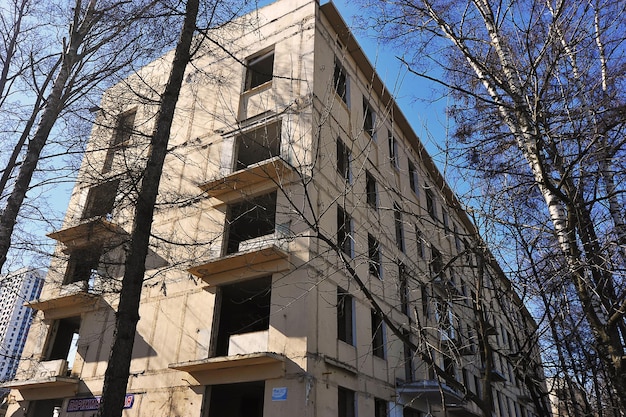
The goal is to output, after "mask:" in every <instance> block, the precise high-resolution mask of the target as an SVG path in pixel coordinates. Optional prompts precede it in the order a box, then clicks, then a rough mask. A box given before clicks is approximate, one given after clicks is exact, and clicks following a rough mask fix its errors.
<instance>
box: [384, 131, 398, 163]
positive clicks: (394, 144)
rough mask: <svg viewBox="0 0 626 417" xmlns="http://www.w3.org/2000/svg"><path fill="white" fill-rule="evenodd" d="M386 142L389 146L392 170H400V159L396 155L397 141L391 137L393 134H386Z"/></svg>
mask: <svg viewBox="0 0 626 417" xmlns="http://www.w3.org/2000/svg"><path fill="white" fill-rule="evenodd" d="M387 141H388V144H389V159H390V160H391V165H393V167H394V168H396V169H398V168H400V157H399V155H398V140H397V139H396V138H395V136H393V132H391V131H389V132H387Z"/></svg>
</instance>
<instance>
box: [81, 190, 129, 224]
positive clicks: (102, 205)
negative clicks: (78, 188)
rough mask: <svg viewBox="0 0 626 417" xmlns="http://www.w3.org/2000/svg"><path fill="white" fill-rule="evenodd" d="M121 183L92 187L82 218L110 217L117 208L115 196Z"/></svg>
mask: <svg viewBox="0 0 626 417" xmlns="http://www.w3.org/2000/svg"><path fill="white" fill-rule="evenodd" d="M119 183H120V182H119V180H115V181H107V182H105V183H102V184H98V185H96V186H94V187H91V188H90V189H89V192H88V193H87V201H86V202H85V208H84V210H83V217H82V218H83V219H89V218H92V217H105V218H108V217H110V216H111V213H112V212H113V207H114V206H115V196H116V194H117V188H118V186H119Z"/></svg>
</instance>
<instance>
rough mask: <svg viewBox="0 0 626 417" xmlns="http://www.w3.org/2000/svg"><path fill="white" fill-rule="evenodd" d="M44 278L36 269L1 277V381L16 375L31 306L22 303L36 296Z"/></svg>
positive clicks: (26, 333)
mask: <svg viewBox="0 0 626 417" xmlns="http://www.w3.org/2000/svg"><path fill="white" fill-rule="evenodd" d="M42 286H43V278H42V277H41V273H40V272H39V271H37V270H27V269H22V270H19V271H17V272H14V273H11V274H7V275H5V276H3V277H2V278H0V381H9V380H11V379H13V377H14V376H15V372H16V371H17V366H18V363H19V359H20V356H21V354H22V349H24V343H25V342H26V335H28V329H29V328H30V324H31V322H32V319H33V309H31V308H29V307H26V306H25V305H24V304H25V303H27V302H29V301H32V300H34V299H36V298H37V297H39V293H40V292H41V287H42Z"/></svg>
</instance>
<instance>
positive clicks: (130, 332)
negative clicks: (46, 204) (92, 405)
mask: <svg viewBox="0 0 626 417" xmlns="http://www.w3.org/2000/svg"><path fill="white" fill-rule="evenodd" d="M198 7H199V0H189V1H187V4H186V11H185V19H184V22H183V28H182V31H181V34H180V38H179V40H178V43H177V45H176V52H175V55H174V60H173V63H172V68H171V70H170V75H169V80H168V82H167V85H166V87H165V91H164V92H163V94H162V96H161V100H160V101H161V104H160V108H159V112H158V114H157V118H156V126H155V128H154V131H153V134H152V139H151V142H150V155H149V158H148V163H147V166H146V170H145V172H144V175H143V179H142V182H141V189H140V191H139V195H138V199H137V207H136V211H135V220H134V225H133V230H132V233H131V241H130V248H129V250H128V253H127V255H126V262H125V270H124V278H123V280H122V291H121V294H120V301H119V305H118V310H117V314H116V322H115V333H114V337H113V346H112V348H111V355H110V357H109V363H108V366H107V370H106V372H105V376H104V387H103V391H102V399H101V403H100V409H99V411H98V416H100V417H114V416H117V417H119V416H121V415H122V409H123V405H124V397H125V394H126V386H127V384H128V376H129V369H130V361H131V357H132V351H133V344H134V340H135V332H136V329H137V322H138V321H139V302H140V299H141V289H142V286H143V277H144V273H145V262H146V256H147V253H148V244H149V239H150V231H151V228H152V219H153V215H154V206H155V203H156V198H157V194H158V190H159V183H160V180H161V172H162V170H163V163H164V161H165V156H166V153H167V145H168V141H169V137H170V130H171V126H172V120H173V118H174V111H175V109H176V103H177V101H178V96H179V94H180V88H181V85H182V81H183V75H184V73H185V68H186V67H187V63H188V62H189V60H190V54H191V52H190V51H191V43H192V40H193V34H194V30H195V27H196V18H197V15H198Z"/></svg>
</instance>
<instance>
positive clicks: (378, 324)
mask: <svg viewBox="0 0 626 417" xmlns="http://www.w3.org/2000/svg"><path fill="white" fill-rule="evenodd" d="M371 325H372V355H373V356H376V357H377V358H380V359H385V358H386V349H385V323H384V321H383V319H382V317H380V316H379V315H378V313H376V311H374V310H371Z"/></svg>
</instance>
